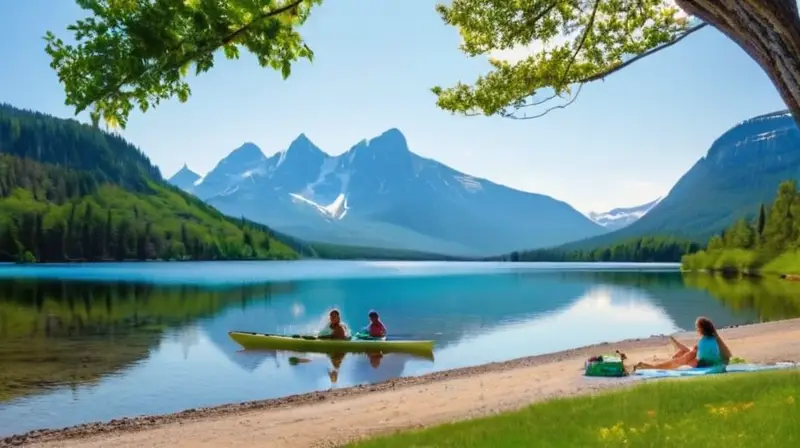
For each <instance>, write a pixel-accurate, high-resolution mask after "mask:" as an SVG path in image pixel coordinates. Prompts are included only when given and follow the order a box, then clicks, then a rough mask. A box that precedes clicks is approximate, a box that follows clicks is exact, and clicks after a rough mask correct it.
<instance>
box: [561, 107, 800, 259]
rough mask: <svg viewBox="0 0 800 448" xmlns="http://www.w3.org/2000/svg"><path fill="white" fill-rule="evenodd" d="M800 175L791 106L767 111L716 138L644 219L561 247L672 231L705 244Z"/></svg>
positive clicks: (799, 132) (799, 144)
mask: <svg viewBox="0 0 800 448" xmlns="http://www.w3.org/2000/svg"><path fill="white" fill-rule="evenodd" d="M798 178H800V129H798V127H797V124H796V123H795V121H794V119H793V118H792V116H791V114H790V113H789V112H788V111H787V110H779V111H775V112H770V113H766V114H761V115H758V116H755V117H752V118H748V119H746V120H742V121H740V122H739V123H738V124H736V125H734V126H732V127H730V128H729V129H727V130H726V131H725V132H723V133H722V134H721V135H720V136H719V137H718V138H716V139H715V140H714V142H713V143H712V144H711V146H710V147H709V149H708V150H707V151H706V154H705V155H704V156H703V157H701V158H700V159H699V160H698V161H697V162H695V163H694V164H693V165H692V167H691V168H689V170H687V171H686V172H685V173H684V174H683V175H682V176H681V177H680V178H679V179H678V181H677V182H676V183H675V185H674V186H673V187H672V189H670V191H669V193H668V194H667V195H666V196H665V197H664V198H663V199H662V200H661V201H659V203H658V204H657V205H656V206H654V207H653V208H652V209H651V210H650V211H649V212H648V213H647V214H645V215H644V216H643V217H642V218H641V219H639V220H637V221H636V222H634V223H633V224H631V225H630V226H627V227H624V228H622V229H619V230H616V231H614V232H610V233H607V234H604V235H600V236H595V237H590V238H586V239H582V240H578V241H574V242H571V243H567V244H564V245H561V246H559V249H562V250H588V249H594V248H598V247H603V246H608V245H611V244H614V243H615V242H619V241H622V240H625V239H630V238H634V237H641V236H671V237H678V238H685V239H690V240H693V241H696V242H699V243H702V244H705V242H706V241H708V239H709V238H710V237H711V236H712V235H715V234H718V233H719V232H722V231H723V230H724V229H725V228H726V227H727V226H728V225H730V224H731V223H733V222H734V221H735V220H737V219H739V218H752V217H754V216H755V214H756V213H757V212H758V209H759V206H760V205H761V204H762V203H764V204H767V203H770V202H771V201H772V200H773V199H774V196H775V191H776V189H777V188H778V185H779V184H780V183H781V182H782V181H784V180H787V179H798Z"/></svg>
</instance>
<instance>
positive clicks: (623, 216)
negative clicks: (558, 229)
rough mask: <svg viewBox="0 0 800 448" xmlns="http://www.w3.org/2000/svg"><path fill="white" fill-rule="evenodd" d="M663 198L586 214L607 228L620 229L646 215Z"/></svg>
mask: <svg viewBox="0 0 800 448" xmlns="http://www.w3.org/2000/svg"><path fill="white" fill-rule="evenodd" d="M661 199H662V198H661V197H659V198H657V199H655V200H653V201H650V202H648V203H646V204H642V205H636V206H633V207H617V208H614V209H611V210H609V211H607V212H589V213H588V214H587V215H586V216H587V217H588V218H589V219H591V220H592V221H594V222H596V223H597V224H600V225H601V226H603V227H605V228H606V229H609V230H618V229H621V228H623V227H627V226H629V225H631V224H633V223H634V222H636V221H638V220H639V218H641V217H642V216H644V215H646V214H647V212H649V211H650V210H652V209H653V208H654V207H655V206H656V205H658V203H659V202H661Z"/></svg>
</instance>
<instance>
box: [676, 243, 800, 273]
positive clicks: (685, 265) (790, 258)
mask: <svg viewBox="0 0 800 448" xmlns="http://www.w3.org/2000/svg"><path fill="white" fill-rule="evenodd" d="M681 269H683V270H685V271H714V272H739V273H745V274H762V275H783V274H787V275H800V252H797V251H789V252H784V253H782V254H780V255H778V256H769V255H768V254H766V253H764V252H762V251H756V250H747V249H720V250H711V251H704V250H701V251H699V252H696V253H694V254H691V255H684V256H683V258H681Z"/></svg>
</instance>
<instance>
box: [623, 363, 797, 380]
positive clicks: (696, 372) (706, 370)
mask: <svg viewBox="0 0 800 448" xmlns="http://www.w3.org/2000/svg"><path fill="white" fill-rule="evenodd" d="M797 367H800V363H796V362H779V363H776V364H731V365H729V366H715V367H700V368H697V367H696V368H687V369H676V370H661V369H641V370H637V371H636V372H634V373H633V374H631V376H634V377H643V378H673V377H682V376H701V375H714V374H720V373H737V372H761V371H765V370H776V369H790V368H797Z"/></svg>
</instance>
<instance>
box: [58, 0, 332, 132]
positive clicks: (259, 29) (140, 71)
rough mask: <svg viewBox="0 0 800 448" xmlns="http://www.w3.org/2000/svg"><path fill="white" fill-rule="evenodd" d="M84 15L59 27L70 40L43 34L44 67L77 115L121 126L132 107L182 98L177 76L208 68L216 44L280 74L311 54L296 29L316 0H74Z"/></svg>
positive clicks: (185, 94)
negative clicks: (255, 59)
mask: <svg viewBox="0 0 800 448" xmlns="http://www.w3.org/2000/svg"><path fill="white" fill-rule="evenodd" d="M75 2H76V3H77V4H78V6H80V7H81V8H83V9H84V10H87V11H88V12H89V13H90V15H89V17H87V18H85V19H81V20H78V21H76V22H75V23H74V24H72V25H70V26H69V27H68V28H67V29H68V30H69V31H71V32H72V33H73V35H74V36H73V37H74V40H75V42H76V43H75V44H70V43H65V42H64V41H63V40H62V39H61V38H59V37H57V36H56V35H55V34H54V33H53V32H51V31H48V32H47V34H46V35H45V40H46V42H47V47H46V51H47V53H48V54H49V55H50V57H51V59H52V62H51V64H50V66H51V67H52V68H53V69H55V70H56V72H57V73H58V77H59V80H60V81H61V83H62V84H64V89H65V90H66V94H67V97H66V104H67V105H70V106H74V107H75V111H76V113H80V112H82V111H84V110H86V109H88V108H89V107H92V110H91V111H90V116H91V118H92V120H93V121H94V122H95V123H97V122H98V121H99V120H100V119H101V118H103V119H105V121H106V122H107V123H108V124H109V125H111V126H116V125H119V126H121V127H125V124H126V123H127V119H128V116H129V115H130V112H131V111H132V110H133V108H134V107H136V106H138V108H139V109H140V110H141V111H142V112H145V111H147V110H148V109H149V108H151V107H153V106H156V105H158V103H159V102H160V101H162V100H165V99H169V98H172V97H178V99H179V100H180V101H182V102H185V101H187V100H188V98H189V96H190V94H191V90H190V89H189V85H188V84H187V83H186V81H185V77H186V76H187V75H188V74H189V70H190V68H192V67H193V68H194V72H195V74H200V73H203V72H207V71H209V70H210V69H211V68H212V67H213V66H214V54H215V52H217V50H222V52H223V54H224V55H225V57H227V58H228V59H237V58H238V57H239V53H240V49H242V48H244V49H246V50H247V51H250V52H251V53H253V54H255V55H256V56H257V57H258V62H259V63H260V64H261V65H262V66H263V67H270V68H272V69H275V70H279V71H280V72H281V74H282V76H283V77H284V78H286V77H288V76H289V74H290V73H291V69H292V63H293V62H295V61H297V60H298V59H307V60H311V59H312V58H313V56H314V53H313V52H312V51H311V49H310V48H309V47H308V46H307V45H306V44H305V42H304V41H303V38H302V37H301V36H300V34H299V33H298V31H297V27H298V26H300V25H301V24H303V23H304V22H305V21H306V19H307V18H308V15H309V13H310V12H311V9H312V8H313V7H314V6H316V5H319V4H321V3H322V0H155V1H154V0H75Z"/></svg>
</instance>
